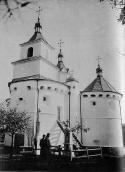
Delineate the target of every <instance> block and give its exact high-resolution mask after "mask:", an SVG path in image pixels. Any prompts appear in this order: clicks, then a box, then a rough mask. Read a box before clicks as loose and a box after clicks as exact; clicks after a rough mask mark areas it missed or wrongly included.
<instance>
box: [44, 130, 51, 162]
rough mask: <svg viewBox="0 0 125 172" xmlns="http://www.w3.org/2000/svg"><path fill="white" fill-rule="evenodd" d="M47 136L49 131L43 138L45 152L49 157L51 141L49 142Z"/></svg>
mask: <svg viewBox="0 0 125 172" xmlns="http://www.w3.org/2000/svg"><path fill="white" fill-rule="evenodd" d="M49 137H50V133H47V135H46V138H45V154H46V158H47V159H49V157H50V155H51V143H50V140H49Z"/></svg>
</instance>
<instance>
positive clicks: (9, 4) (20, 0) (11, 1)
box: [0, 0, 37, 18]
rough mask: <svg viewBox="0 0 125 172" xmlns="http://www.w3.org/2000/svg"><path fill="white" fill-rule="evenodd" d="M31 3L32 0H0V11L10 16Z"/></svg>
mask: <svg viewBox="0 0 125 172" xmlns="http://www.w3.org/2000/svg"><path fill="white" fill-rule="evenodd" d="M35 1H37V0H35ZM33 3H34V1H33V0H0V11H2V12H3V14H4V16H5V15H7V16H8V17H9V18H10V17H12V16H13V14H14V12H15V11H16V10H19V9H20V8H24V7H27V6H28V5H30V4H33Z"/></svg>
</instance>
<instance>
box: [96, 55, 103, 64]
mask: <svg viewBox="0 0 125 172" xmlns="http://www.w3.org/2000/svg"><path fill="white" fill-rule="evenodd" d="M96 60H97V61H98V66H100V60H102V58H100V57H99V56H98V58H97V59H96Z"/></svg>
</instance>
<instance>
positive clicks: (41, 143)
mask: <svg viewBox="0 0 125 172" xmlns="http://www.w3.org/2000/svg"><path fill="white" fill-rule="evenodd" d="M40 156H41V157H44V156H45V134H43V137H42V139H40Z"/></svg>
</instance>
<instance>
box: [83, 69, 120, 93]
mask: <svg viewBox="0 0 125 172" xmlns="http://www.w3.org/2000/svg"><path fill="white" fill-rule="evenodd" d="M96 73H97V78H96V79H94V81H92V82H91V83H90V84H89V85H88V86H87V87H86V88H85V89H84V90H83V91H82V92H113V93H118V94H120V93H119V92H117V90H116V89H115V88H114V87H113V86H112V85H111V84H110V83H109V82H108V81H106V79H104V78H103V76H102V69H101V68H100V66H98V68H97V69H96Z"/></svg>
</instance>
